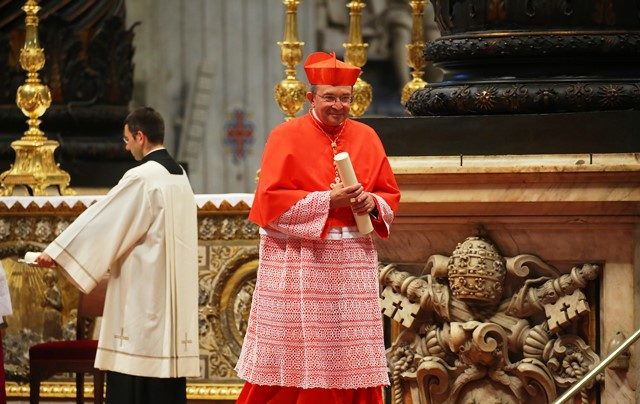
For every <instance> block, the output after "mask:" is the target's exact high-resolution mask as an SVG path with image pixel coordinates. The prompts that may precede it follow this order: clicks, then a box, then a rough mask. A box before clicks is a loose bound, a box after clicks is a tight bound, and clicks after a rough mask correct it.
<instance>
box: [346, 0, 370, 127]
mask: <svg viewBox="0 0 640 404" xmlns="http://www.w3.org/2000/svg"><path fill="white" fill-rule="evenodd" d="M347 8H348V9H349V42H347V43H344V44H342V46H344V49H345V52H344V61H345V62H347V63H349V64H352V65H354V66H357V67H360V68H361V67H362V66H364V65H365V64H366V63H367V47H368V46H369V44H366V43H363V42H362V21H361V17H362V9H364V8H365V4H364V1H362V0H352V1H350V2H349V3H348V4H347ZM372 99H373V89H372V88H371V84H369V83H367V82H366V81H364V80H362V79H361V78H360V77H358V80H357V81H356V84H354V86H353V102H352V103H351V115H353V116H360V115H362V114H364V112H365V111H366V110H367V108H369V104H371V100H372Z"/></svg>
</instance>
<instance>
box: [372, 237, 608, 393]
mask: <svg viewBox="0 0 640 404" xmlns="http://www.w3.org/2000/svg"><path fill="white" fill-rule="evenodd" d="M447 258H448V259H447ZM445 263H446V267H447V272H446V276H443V275H444V274H445V272H444V271H443V269H442V268H443V267H444V266H445ZM505 267H506V268H507V270H505ZM486 269H491V270H492V271H496V273H498V274H500V273H501V274H502V275H501V276H497V277H491V278H490V279H491V281H492V282H494V281H495V282H497V283H499V284H500V288H495V286H494V283H492V282H487V281H484V279H482V280H483V281H481V282H478V281H477V280H475V283H474V284H473V285H474V286H473V287H474V288H477V287H478V286H480V285H482V286H484V287H488V288H490V289H491V290H498V289H500V290H503V291H504V296H502V295H500V300H499V302H498V304H495V303H494V302H490V301H487V300H482V299H476V297H477V295H476V294H475V289H473V296H471V297H470V296H468V295H467V294H466V293H456V291H455V287H457V284H456V283H454V282H452V281H451V277H454V278H455V277H459V276H460V275H461V274H462V275H463V279H464V277H465V276H470V277H481V278H482V277H486V276H487V275H488V274H489V275H490V273H489V272H486V271H485V270H486ZM598 271H599V267H598V266H597V265H593V264H583V265H581V266H576V267H574V268H572V269H571V271H570V272H569V273H565V274H562V272H560V271H559V270H558V269H556V268H554V267H552V266H551V265H549V264H547V263H545V262H544V261H543V260H541V259H540V258H539V257H537V256H534V255H531V254H523V255H519V256H515V257H502V256H501V254H500V253H499V252H498V250H497V248H496V247H495V246H494V245H493V244H492V243H491V242H490V241H489V240H487V239H483V238H478V237H469V238H468V239H467V240H465V241H464V242H463V243H460V244H458V246H457V247H456V250H455V251H454V252H453V254H452V255H451V257H446V256H443V255H434V256H431V257H429V260H428V263H427V265H426V267H425V270H423V272H430V273H429V274H427V275H422V276H419V277H418V276H413V275H412V274H410V273H408V272H404V271H400V270H399V269H398V268H397V267H396V266H394V265H387V266H382V267H381V270H380V283H381V284H382V285H384V286H385V288H384V290H383V293H382V300H381V304H382V306H383V313H384V315H386V316H389V317H391V318H393V319H394V320H396V321H398V322H399V323H400V324H401V326H402V327H405V328H403V329H402V330H403V331H402V332H401V333H400V335H399V336H398V339H397V340H396V342H395V343H394V344H393V345H392V347H391V348H389V350H388V351H387V359H388V361H389V366H390V368H391V369H393V377H392V382H393V385H394V399H395V402H396V403H398V404H399V403H400V402H402V401H401V400H402V399H403V398H406V397H408V396H411V397H413V403H416V401H415V397H416V394H417V392H419V394H420V400H421V401H420V402H421V403H428V404H431V403H445V404H457V403H467V402H483V401H486V400H491V402H499V403H505V404H511V403H513V404H515V403H522V402H540V403H545V402H550V401H552V400H553V399H555V397H556V394H557V391H558V390H559V389H562V388H564V387H565V385H566V384H567V383H569V382H571V381H572V380H573V381H575V378H576V377H577V376H579V375H584V374H585V373H586V372H587V371H588V370H589V369H590V368H592V367H593V366H595V364H597V362H598V357H597V355H595V353H594V352H593V351H592V350H591V348H590V347H589V346H588V345H587V344H586V343H584V341H583V339H582V338H581V337H580V336H578V335H576V334H575V330H576V329H578V328H579V327H578V325H579V322H580V321H581V319H582V318H583V317H584V316H583V314H584V313H586V312H587V311H588V310H589V306H588V303H587V302H586V298H585V295H584V293H583V292H582V288H584V287H586V286H587V283H588V282H589V281H590V280H593V279H595V278H596V277H597V275H598ZM485 272H486V273H485ZM505 272H507V274H508V275H509V278H510V279H507V278H506V277H505V276H504V273H505ZM492 273H493V272H492ZM434 274H438V276H437V277H436V276H435V275H434ZM540 275H545V276H542V277H539V276H540ZM529 276H534V277H533V278H528V277H529ZM447 277H448V278H449V279H447ZM523 279H524V282H523ZM507 282H512V283H513V285H512V286H510V287H509V288H504V284H505V283H507ZM464 286H465V287H467V286H468V285H466V283H465V284H464ZM435 296H442V297H443V298H441V299H436V298H434V297H435ZM414 369H415V373H414ZM572 378H573V379H572ZM407 390H411V394H410V395H408V393H407ZM587 396H588V395H587V393H586V392H584V393H583V397H587ZM423 400H424V401H423Z"/></svg>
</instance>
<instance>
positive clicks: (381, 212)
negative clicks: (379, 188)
mask: <svg viewBox="0 0 640 404" xmlns="http://www.w3.org/2000/svg"><path fill="white" fill-rule="evenodd" d="M371 195H373V199H374V200H375V201H376V208H377V209H378V217H377V218H374V217H371V223H372V224H373V228H374V230H375V231H376V233H378V235H379V236H380V237H382V238H387V237H389V229H390V228H391V223H392V222H393V219H394V215H393V210H391V207H389V204H388V203H387V202H386V201H385V200H384V199H383V198H381V197H379V196H378V195H376V194H374V193H372V194H371Z"/></svg>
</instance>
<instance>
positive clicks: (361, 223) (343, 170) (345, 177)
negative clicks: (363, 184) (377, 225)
mask: <svg viewBox="0 0 640 404" xmlns="http://www.w3.org/2000/svg"><path fill="white" fill-rule="evenodd" d="M333 161H335V163H336V167H338V174H340V178H341V179H342V183H343V184H344V186H345V187H349V186H351V185H355V184H357V183H358V179H357V178H356V172H355V171H353V165H352V164H351V159H350V158H349V153H347V152H342V153H338V154H336V155H335V156H334V157H333ZM353 216H354V217H355V218H356V225H357V226H358V231H359V232H360V233H361V234H369V233H371V232H372V231H373V225H372V224H371V218H370V217H369V215H358V214H355V213H354V214H353Z"/></svg>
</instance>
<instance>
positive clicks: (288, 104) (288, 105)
mask: <svg viewBox="0 0 640 404" xmlns="http://www.w3.org/2000/svg"><path fill="white" fill-rule="evenodd" d="M282 3H283V4H284V7H285V9H286V15H285V22H284V40H283V41H282V42H278V45H279V46H280V60H281V61H282V64H283V65H284V66H285V71H284V72H285V79H284V80H282V81H281V82H279V83H278V84H277V85H276V88H275V90H274V93H275V99H276V101H277V102H278V106H279V107H280V109H281V110H282V112H283V113H284V114H285V120H287V121H288V120H289V119H292V118H294V117H295V114H296V113H297V112H298V111H300V110H301V109H302V106H303V105H304V100H305V96H306V93H307V86H306V85H305V84H304V83H302V82H301V81H300V80H298V79H296V65H297V64H298V63H300V61H301V60H302V45H304V42H300V41H299V40H298V20H297V14H296V13H297V10H298V5H299V4H300V1H299V0H283V1H282Z"/></svg>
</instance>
